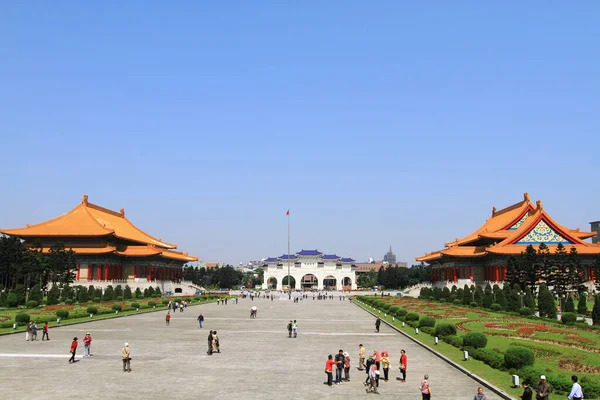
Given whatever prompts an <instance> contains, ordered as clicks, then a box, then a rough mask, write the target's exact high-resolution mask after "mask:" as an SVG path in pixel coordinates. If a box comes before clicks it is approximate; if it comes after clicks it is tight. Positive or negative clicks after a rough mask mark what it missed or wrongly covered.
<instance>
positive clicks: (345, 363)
mask: <svg viewBox="0 0 600 400" xmlns="http://www.w3.org/2000/svg"><path fill="white" fill-rule="evenodd" d="M290 322H291V321H290ZM288 326H289V325H288ZM390 363H391V362H390V354H389V352H388V351H386V350H383V351H381V352H379V351H378V350H373V352H372V353H371V355H369V357H367V350H366V349H365V347H364V346H363V345H362V343H361V344H359V345H358V370H359V371H366V373H367V377H366V379H365V381H364V385H365V387H366V391H367V393H370V392H372V393H379V391H378V387H379V380H380V374H381V372H380V371H381V370H383V380H384V381H385V382H387V381H389V370H390ZM407 366H408V356H407V355H406V351H405V350H404V349H403V350H401V352H400V365H399V367H400V372H401V374H402V376H400V377H398V380H399V381H400V382H406V370H407ZM334 367H335V380H333V369H334ZM342 371H343V373H344V377H343V378H342ZM325 373H326V374H327V382H325V383H326V384H327V385H329V386H333V384H334V383H335V384H336V385H341V384H342V383H343V382H344V381H346V382H348V381H350V355H349V354H348V353H347V352H345V351H343V350H342V349H340V350H339V351H338V354H336V355H335V357H334V356H333V355H331V354H330V355H329V356H328V357H327V361H326V363H325ZM428 379H429V377H428V376H426V378H425V379H424V380H423V382H421V393H422V394H423V395H427V396H429V395H430V389H429V382H428ZM423 399H428V397H425V396H423Z"/></svg>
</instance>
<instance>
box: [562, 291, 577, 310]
mask: <svg viewBox="0 0 600 400" xmlns="http://www.w3.org/2000/svg"><path fill="white" fill-rule="evenodd" d="M564 312H570V313H574V312H575V302H574V301H573V297H572V296H571V295H567V300H565V310H564Z"/></svg>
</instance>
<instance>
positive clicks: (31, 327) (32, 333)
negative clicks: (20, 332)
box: [25, 321, 50, 342]
mask: <svg viewBox="0 0 600 400" xmlns="http://www.w3.org/2000/svg"><path fill="white" fill-rule="evenodd" d="M48 329H49V327H48V322H46V323H45V324H44V326H43V327H42V332H43V333H42V341H44V339H47V340H50V337H49V336H48ZM37 332H38V326H37V325H36V323H35V321H30V322H29V324H27V328H26V329H25V341H26V342H28V341H30V340H31V341H32V342H33V341H36V340H38V338H37Z"/></svg>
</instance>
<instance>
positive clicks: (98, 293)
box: [94, 287, 104, 300]
mask: <svg viewBox="0 0 600 400" xmlns="http://www.w3.org/2000/svg"><path fill="white" fill-rule="evenodd" d="M96 297H97V298H99V299H100V300H102V299H104V296H103V295H102V288H101V287H98V288H96V290H94V298H96Z"/></svg>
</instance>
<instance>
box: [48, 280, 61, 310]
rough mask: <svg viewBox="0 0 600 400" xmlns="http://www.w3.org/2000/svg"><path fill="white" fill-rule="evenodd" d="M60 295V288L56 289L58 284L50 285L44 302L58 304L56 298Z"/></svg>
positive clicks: (51, 304) (50, 304)
mask: <svg viewBox="0 0 600 400" xmlns="http://www.w3.org/2000/svg"><path fill="white" fill-rule="evenodd" d="M59 297H60V290H59V289H58V285H52V287H51V288H50V290H48V298H47V300H46V303H47V304H48V305H49V306H53V305H55V304H58V298H59Z"/></svg>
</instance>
